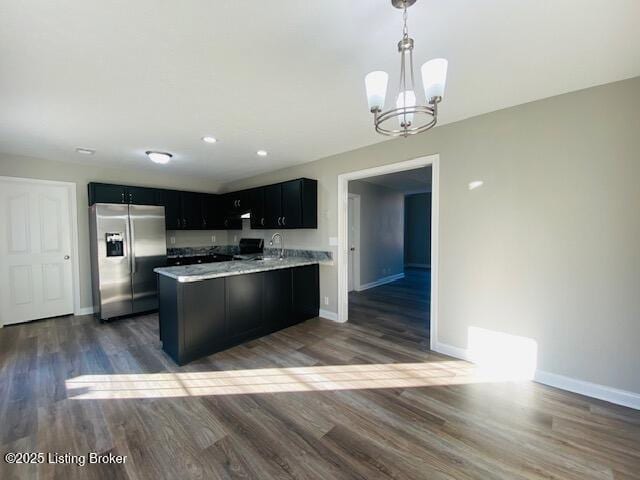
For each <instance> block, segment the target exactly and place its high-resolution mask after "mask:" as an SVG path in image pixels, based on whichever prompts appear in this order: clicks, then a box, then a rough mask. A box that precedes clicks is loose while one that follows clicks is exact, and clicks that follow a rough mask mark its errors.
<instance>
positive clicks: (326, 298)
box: [324, 297, 329, 305]
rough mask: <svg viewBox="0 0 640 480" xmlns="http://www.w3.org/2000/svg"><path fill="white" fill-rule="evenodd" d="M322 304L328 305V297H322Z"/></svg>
mask: <svg viewBox="0 0 640 480" xmlns="http://www.w3.org/2000/svg"><path fill="white" fill-rule="evenodd" d="M324 304H325V305H329V297H324Z"/></svg>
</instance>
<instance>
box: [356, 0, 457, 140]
mask: <svg viewBox="0 0 640 480" xmlns="http://www.w3.org/2000/svg"><path fill="white" fill-rule="evenodd" d="M415 2H416V0H391V4H392V5H393V6H394V7H396V8H400V9H402V10H403V20H404V24H403V29H402V38H401V39H400V41H399V42H398V52H399V53H400V82H399V87H398V96H397V97H396V102H395V108H392V109H390V110H386V111H385V110H384V103H385V98H386V96H387V87H388V83H389V75H388V74H387V73H386V72H383V71H380V70H376V71H373V72H370V73H368V74H367V75H366V76H365V79H364V82H365V88H366V93H367V103H368V105H369V110H370V111H371V113H373V123H374V127H375V130H376V132H378V133H380V134H382V135H388V136H392V137H398V136H403V137H407V136H409V135H415V134H417V133H422V132H425V131H427V130H429V129H431V128H433V127H434V126H435V125H436V123H437V121H438V104H439V103H440V102H441V101H442V98H443V97H444V89H445V84H446V80H447V66H448V62H447V60H446V59H444V58H434V59H433V60H429V61H428V62H426V63H424V64H423V65H422V68H421V69H420V70H421V74H422V87H423V89H424V94H425V99H426V104H418V103H417V99H416V87H415V80H414V71H413V48H414V41H413V39H412V38H411V37H409V29H408V27H407V8H409V7H410V6H411V5H413V4H414V3H415ZM393 118H395V119H396V120H397V121H398V123H399V125H400V127H399V128H393V127H390V126H389V125H388V124H387V122H388V121H390V120H391V119H393Z"/></svg>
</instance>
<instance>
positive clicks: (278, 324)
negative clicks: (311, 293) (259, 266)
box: [264, 269, 295, 333]
mask: <svg viewBox="0 0 640 480" xmlns="http://www.w3.org/2000/svg"><path fill="white" fill-rule="evenodd" d="M292 270H295V269H280V270H271V271H268V272H264V324H265V328H266V330H267V332H269V333H270V332H275V331H277V330H280V329H281V328H285V327H288V326H289V325H292V324H293V323H294V322H293V320H292V319H291V311H292V300H291V298H292V290H291V277H292Z"/></svg>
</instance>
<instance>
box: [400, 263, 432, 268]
mask: <svg viewBox="0 0 640 480" xmlns="http://www.w3.org/2000/svg"><path fill="white" fill-rule="evenodd" d="M404 266H405V267H411V268H431V265H430V264H428V263H405V264H404Z"/></svg>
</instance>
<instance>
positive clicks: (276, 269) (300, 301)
mask: <svg viewBox="0 0 640 480" xmlns="http://www.w3.org/2000/svg"><path fill="white" fill-rule="evenodd" d="M329 258H330V257H329ZM321 262H322V259H318V258H317V257H316V258H314V257H312V256H291V255H289V256H285V257H284V258H282V259H280V258H279V257H277V256H276V257H265V258H263V259H258V260H238V261H232V262H221V263H207V264H197V265H185V266H174V267H162V268H156V269H155V272H156V273H157V274H158V287H159V291H158V293H159V311H160V313H159V315H160V340H161V341H162V348H163V350H164V351H165V352H166V353H167V354H168V355H169V356H170V357H171V358H172V359H173V360H174V361H175V362H176V363H178V364H179V365H184V364H186V363H188V362H191V361H193V360H196V359H198V358H200V357H203V356H206V355H209V354H211V353H214V352H217V351H220V350H224V349H226V348H229V347H231V346H233V345H236V344H238V343H241V342H243V341H245V340H248V339H251V338H256V337H259V336H262V335H266V334H269V333H272V332H275V331H277V330H281V329H283V328H286V327H289V326H291V325H294V324H296V323H299V322H302V321H304V320H307V319H309V318H314V317H317V316H318V312H319V308H320V305H319V297H320V293H319V264H320V263H321Z"/></svg>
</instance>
